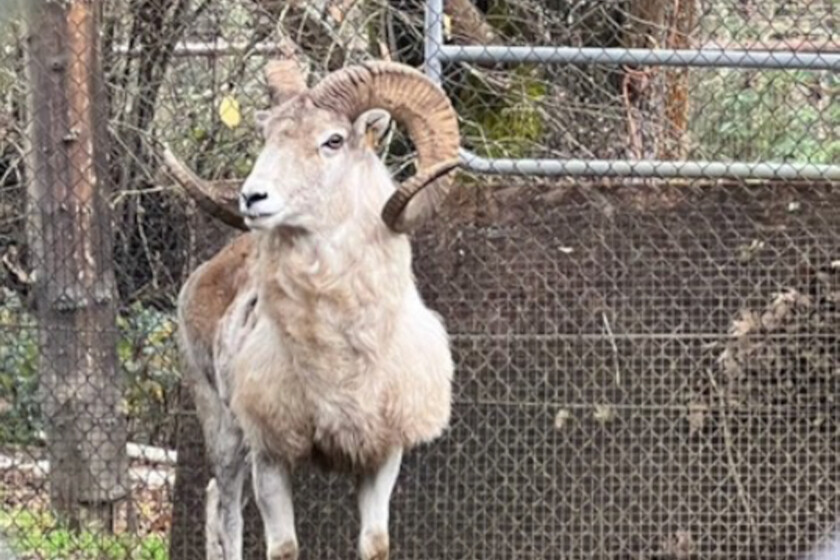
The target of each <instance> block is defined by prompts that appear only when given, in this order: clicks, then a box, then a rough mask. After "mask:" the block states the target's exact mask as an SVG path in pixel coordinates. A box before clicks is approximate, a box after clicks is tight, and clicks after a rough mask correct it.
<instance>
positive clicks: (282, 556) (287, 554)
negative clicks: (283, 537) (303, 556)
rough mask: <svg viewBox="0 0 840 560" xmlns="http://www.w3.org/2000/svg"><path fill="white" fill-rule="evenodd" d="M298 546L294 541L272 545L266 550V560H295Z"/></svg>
mask: <svg viewBox="0 0 840 560" xmlns="http://www.w3.org/2000/svg"><path fill="white" fill-rule="evenodd" d="M297 557H298V546H297V543H296V542H294V541H286V542H284V543H283V544H280V545H277V546H272V547H271V548H270V549H269V551H268V560H297Z"/></svg>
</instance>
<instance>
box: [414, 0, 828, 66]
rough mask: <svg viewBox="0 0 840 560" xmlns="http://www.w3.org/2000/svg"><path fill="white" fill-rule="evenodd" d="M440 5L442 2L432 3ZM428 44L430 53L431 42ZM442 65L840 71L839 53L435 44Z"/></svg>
mask: <svg viewBox="0 0 840 560" xmlns="http://www.w3.org/2000/svg"><path fill="white" fill-rule="evenodd" d="M432 1H436V2H439V1H440V0H431V1H430V4H431V2H432ZM432 41H434V39H431V40H427V44H426V46H427V49H428V47H429V44H428V43H429V42H432ZM433 46H436V48H435V49H434V50H435V51H436V52H437V56H438V57H439V58H440V60H443V61H452V62H457V61H460V62H476V63H486V64H493V63H508V62H514V63H522V62H529V63H543V64H549V63H550V64H591V63H597V64H630V65H639V66H693V67H706V68H709V67H712V68H770V69H779V70H781V69H808V70H834V71H840V53H817V52H795V51H780V50H779V51H775V50H774V51H768V50H763V51H753V50H735V49H621V48H609V49H607V48H596V47H505V46H496V45H493V46H480V47H479V46H464V47H461V46H452V45H441V44H440V43H436V44H435V45H433Z"/></svg>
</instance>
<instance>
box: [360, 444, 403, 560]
mask: <svg viewBox="0 0 840 560" xmlns="http://www.w3.org/2000/svg"><path fill="white" fill-rule="evenodd" d="M401 462H402V449H395V450H393V451H392V452H391V454H390V455H388V458H387V459H386V460H385V462H384V463H382V465H380V466H379V468H378V469H377V470H376V471H375V472H374V473H372V474H367V475H365V476H364V477H363V478H362V480H361V483H360V485H359V511H360V512H361V516H362V531H361V535H360V537H359V556H361V558H362V560H387V559H388V549H389V541H388V510H389V507H390V502H391V492H393V490H394V484H396V482H397V476H398V475H399V473H400V463H401Z"/></svg>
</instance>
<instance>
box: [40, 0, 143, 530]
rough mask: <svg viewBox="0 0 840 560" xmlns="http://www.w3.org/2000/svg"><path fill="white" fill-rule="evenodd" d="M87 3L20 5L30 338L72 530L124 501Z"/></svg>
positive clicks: (60, 505)
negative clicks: (32, 317)
mask: <svg viewBox="0 0 840 560" xmlns="http://www.w3.org/2000/svg"><path fill="white" fill-rule="evenodd" d="M99 12H100V6H99V3H98V2H97V1H96V0H68V1H65V2H51V1H48V0H32V1H31V2H30V3H29V37H28V43H29V51H28V71H29V79H30V82H29V83H30V88H29V92H30V97H29V104H30V105H29V107H30V122H31V125H30V127H31V128H30V131H29V138H30V141H31V142H32V149H31V150H30V156H29V162H28V163H29V166H30V167H29V168H30V173H31V175H30V178H31V181H30V183H29V211H30V220H29V223H28V231H27V233H28V236H29V243H30V248H31V250H32V263H33V265H34V267H35V274H36V285H35V298H36V305H37V311H38V320H39V328H40V348H39V360H40V362H39V372H40V390H41V399H42V400H41V402H42V407H43V412H44V417H45V422H46V430H47V438H48V457H49V460H50V466H51V469H50V499H51V502H52V505H53V508H54V509H55V510H56V512H57V513H58V514H59V515H60V516H62V517H63V518H65V519H66V520H67V521H68V522H70V523H71V524H72V525H74V526H78V525H79V524H80V523H81V521H83V520H86V519H88V518H90V519H94V520H98V521H102V522H103V523H104V524H105V526H106V527H108V528H111V527H112V524H113V517H114V508H115V506H116V504H117V502H118V500H120V499H122V498H124V497H125V496H126V492H127V487H126V481H127V460H126V456H125V446H126V422H125V417H124V415H123V413H122V411H121V406H120V405H121V402H120V401H121V397H122V390H121V388H122V383H121V379H120V377H119V372H118V367H117V356H116V320H115V315H116V312H115V300H116V293H115V287H114V271H113V257H112V247H111V243H112V240H111V219H110V213H109V207H108V204H107V191H108V189H107V185H106V184H104V183H103V182H102V180H103V179H105V178H107V177H108V173H107V168H106V165H107V162H106V160H105V155H106V146H104V145H103V143H104V141H105V138H106V134H107V131H106V123H107V107H104V106H103V105H107V104H106V103H102V102H101V100H103V99H105V93H104V88H103V83H102V76H101V72H100V67H99V60H98V48H97V47H98V45H97V38H98V32H97V23H98V18H99Z"/></svg>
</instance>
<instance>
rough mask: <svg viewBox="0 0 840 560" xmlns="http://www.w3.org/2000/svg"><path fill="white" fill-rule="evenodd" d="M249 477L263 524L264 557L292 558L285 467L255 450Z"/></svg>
mask: <svg viewBox="0 0 840 560" xmlns="http://www.w3.org/2000/svg"><path fill="white" fill-rule="evenodd" d="M253 479H254V495H255V496H256V499H257V507H259V510H260V516H261V517H262V520H263V525H264V526H265V539H266V549H267V550H268V560H296V559H297V557H298V542H297V535H296V534H295V512H294V506H293V505H292V476H291V473H290V472H289V469H288V468H287V467H286V466H285V465H283V464H282V463H278V462H274V461H270V460H269V459H267V458H266V457H265V456H264V455H262V454H259V453H256V454H255V457H254V467H253Z"/></svg>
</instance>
